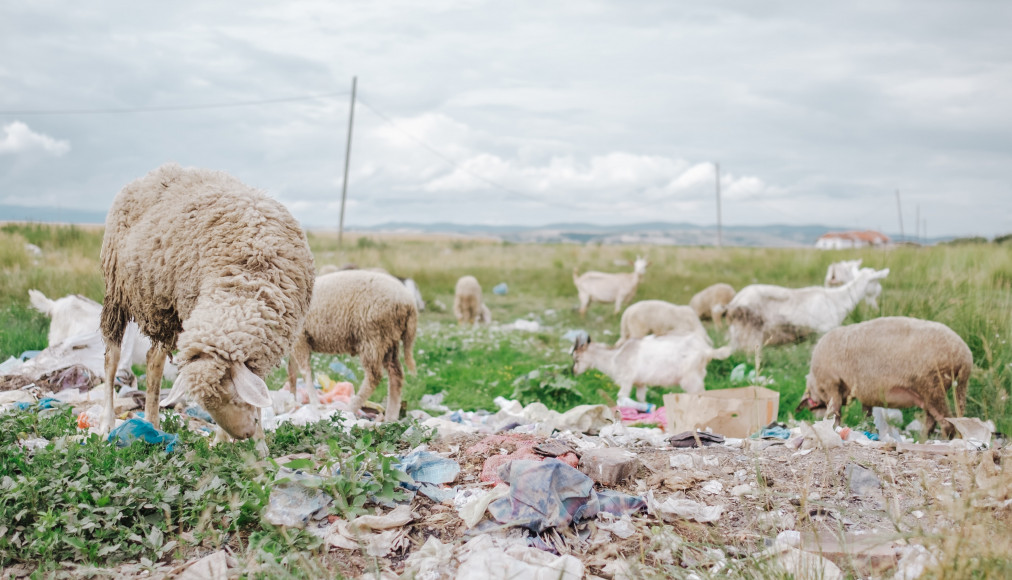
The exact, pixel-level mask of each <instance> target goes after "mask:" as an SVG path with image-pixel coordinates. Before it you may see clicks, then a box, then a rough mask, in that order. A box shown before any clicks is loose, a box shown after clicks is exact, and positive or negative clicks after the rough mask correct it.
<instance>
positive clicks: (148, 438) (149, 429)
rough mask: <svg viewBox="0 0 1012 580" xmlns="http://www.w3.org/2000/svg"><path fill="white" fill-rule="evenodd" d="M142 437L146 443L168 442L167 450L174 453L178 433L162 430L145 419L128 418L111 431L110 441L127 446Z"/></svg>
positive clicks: (120, 445)
mask: <svg viewBox="0 0 1012 580" xmlns="http://www.w3.org/2000/svg"><path fill="white" fill-rule="evenodd" d="M136 439H140V440H141V441H144V442H145V443H151V444H155V443H167V444H168V445H166V447H165V451H167V452H169V453H172V452H173V451H174V450H175V447H176V442H177V441H179V436H178V435H173V434H171V433H166V432H165V431H160V430H158V429H156V428H155V427H154V425H152V424H151V423H149V422H148V421H145V420H144V419H136V418H135V419H127V420H126V421H124V422H123V424H122V425H120V426H119V427H116V428H115V429H113V430H112V432H111V433H109V438H108V441H115V442H116V445H118V446H119V447H126V446H127V445H130V443H132V442H133V441H134V440H136Z"/></svg>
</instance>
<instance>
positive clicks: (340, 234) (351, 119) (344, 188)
mask: <svg viewBox="0 0 1012 580" xmlns="http://www.w3.org/2000/svg"><path fill="white" fill-rule="evenodd" d="M357 82H358V77H351V108H350V109H349V112H348V144H347V145H346V146H345V149H344V183H343V184H342V185H341V220H340V221H339V222H338V224H337V248H338V249H341V248H342V247H343V245H342V244H343V242H344V204H345V201H347V199H348V166H349V164H350V163H351V128H352V125H353V124H354V123H355V85H356V84H357Z"/></svg>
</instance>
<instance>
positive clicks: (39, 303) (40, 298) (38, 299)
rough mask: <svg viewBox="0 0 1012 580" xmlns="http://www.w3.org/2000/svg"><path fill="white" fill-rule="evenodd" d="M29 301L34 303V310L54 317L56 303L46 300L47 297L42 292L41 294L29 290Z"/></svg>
mask: <svg viewBox="0 0 1012 580" xmlns="http://www.w3.org/2000/svg"><path fill="white" fill-rule="evenodd" d="M28 301H29V302H31V303H32V308H34V309H36V310H38V311H39V312H41V313H43V314H45V315H46V316H51V315H52V313H53V304H54V302H53V301H52V300H50V299H49V298H46V295H45V294H43V293H42V292H39V291H38V290H29V291H28Z"/></svg>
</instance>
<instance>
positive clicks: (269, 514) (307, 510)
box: [264, 467, 334, 528]
mask: <svg viewBox="0 0 1012 580" xmlns="http://www.w3.org/2000/svg"><path fill="white" fill-rule="evenodd" d="M322 481H323V479H322V478H320V477H319V476H317V475H311V474H308V473H305V472H304V471H293V470H291V469H289V468H287V467H282V468H281V469H280V470H279V471H278V474H277V476H276V477H275V479H274V487H273V489H271V496H270V500H269V502H268V505H267V509H266V510H264V519H265V520H266V521H267V522H268V523H271V524H274V525H275V526H287V527H290V528H304V527H306V524H307V523H308V522H309V520H310V519H322V518H323V516H324V515H326V511H327V506H329V505H330V502H331V501H333V500H334V498H332V497H331V496H330V495H329V494H327V493H325V492H324V491H322V490H320V489H319V488H318V486H319V485H320V484H321V483H322Z"/></svg>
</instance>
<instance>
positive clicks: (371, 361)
mask: <svg viewBox="0 0 1012 580" xmlns="http://www.w3.org/2000/svg"><path fill="white" fill-rule="evenodd" d="M361 362H362V370H363V373H362V374H363V375H365V376H364V377H363V378H362V386H360V387H359V388H358V393H356V394H355V396H354V397H352V398H351V403H350V407H351V412H352V413H357V412H358V410H359V409H361V408H362V405H363V404H364V403H365V402H366V401H368V400H369V397H371V396H372V393H373V391H375V390H376V385H378V384H379V383H380V381H382V380H383V366H382V357H379V356H374V355H372V354H371V353H368V354H367V353H363V354H362V356H361Z"/></svg>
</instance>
